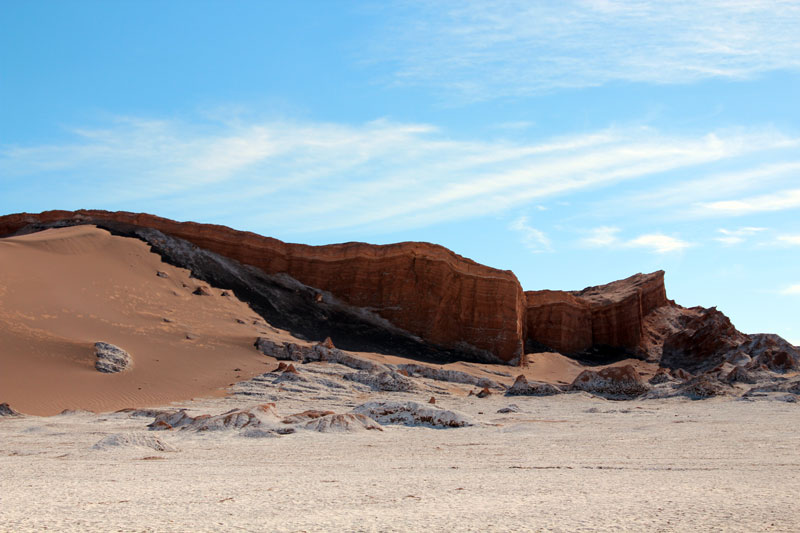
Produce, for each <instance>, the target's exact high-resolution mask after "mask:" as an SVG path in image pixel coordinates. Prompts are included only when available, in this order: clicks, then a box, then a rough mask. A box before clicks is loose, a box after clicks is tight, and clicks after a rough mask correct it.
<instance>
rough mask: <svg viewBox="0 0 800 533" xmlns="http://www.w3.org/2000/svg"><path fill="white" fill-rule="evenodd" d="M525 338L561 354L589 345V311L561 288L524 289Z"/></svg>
mask: <svg viewBox="0 0 800 533" xmlns="http://www.w3.org/2000/svg"><path fill="white" fill-rule="evenodd" d="M525 297H526V299H527V304H528V308H527V316H526V319H527V326H528V328H527V338H528V339H531V340H534V341H536V342H539V343H541V344H544V345H545V346H549V347H550V348H553V349H555V350H558V351H559V352H562V353H567V354H569V353H577V352H581V351H583V350H586V349H588V348H590V347H591V346H592V311H591V310H590V309H589V306H588V305H587V304H586V303H585V302H583V301H581V300H579V299H577V298H575V297H574V296H572V295H571V294H569V293H567V292H563V291H547V290H545V291H527V292H525Z"/></svg>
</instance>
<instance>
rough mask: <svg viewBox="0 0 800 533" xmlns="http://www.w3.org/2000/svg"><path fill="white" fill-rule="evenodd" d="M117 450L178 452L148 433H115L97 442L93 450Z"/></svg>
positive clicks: (173, 447)
mask: <svg viewBox="0 0 800 533" xmlns="http://www.w3.org/2000/svg"><path fill="white" fill-rule="evenodd" d="M117 448H149V449H151V450H155V451H157V452H177V451H178V449H177V448H176V447H175V446H173V445H171V444H169V443H167V442H164V441H163V440H161V439H159V438H158V437H156V436H154V435H148V434H146V433H115V434H113V435H108V436H107V437H104V438H103V439H101V440H100V441H98V442H97V444H95V445H94V446H92V449H94V450H103V451H107V450H113V449H117Z"/></svg>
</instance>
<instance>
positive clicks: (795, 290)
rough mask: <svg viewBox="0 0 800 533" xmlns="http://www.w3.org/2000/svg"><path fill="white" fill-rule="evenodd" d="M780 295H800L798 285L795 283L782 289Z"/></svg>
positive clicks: (799, 284)
mask: <svg viewBox="0 0 800 533" xmlns="http://www.w3.org/2000/svg"><path fill="white" fill-rule="evenodd" d="M781 294H786V295H795V294H800V283H797V284H795V285H789V286H788V287H786V288H784V289H783V290H782V291H781Z"/></svg>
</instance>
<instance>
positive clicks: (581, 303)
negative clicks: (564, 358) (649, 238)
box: [525, 270, 669, 353]
mask: <svg viewBox="0 0 800 533" xmlns="http://www.w3.org/2000/svg"><path fill="white" fill-rule="evenodd" d="M525 295H526V297H527V303H528V307H527V313H528V316H527V325H528V330H527V335H528V337H527V338H528V339H531V340H534V341H537V342H541V343H542V344H545V345H547V346H550V347H552V348H554V349H556V350H558V351H560V352H563V353H574V352H579V351H582V350H585V349H586V348H588V347H590V346H600V345H603V346H612V347H617V348H624V349H627V350H631V351H637V350H638V349H639V347H640V344H641V342H642V333H643V320H644V317H645V316H646V315H647V314H648V313H649V312H650V311H652V310H653V309H656V308H658V307H661V306H663V305H667V304H668V303H669V301H668V300H667V294H666V290H665V288H664V272H663V271H661V270H659V271H658V272H654V273H652V274H636V275H634V276H631V277H629V278H626V279H624V280H620V281H615V282H613V283H609V284H607V285H600V286H596V287H587V288H586V289H583V290H582V291H573V292H566V291H528V292H526V293H525ZM587 314H588V315H590V316H589V318H588V319H587Z"/></svg>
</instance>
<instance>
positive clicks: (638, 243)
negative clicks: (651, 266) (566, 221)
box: [579, 226, 692, 254]
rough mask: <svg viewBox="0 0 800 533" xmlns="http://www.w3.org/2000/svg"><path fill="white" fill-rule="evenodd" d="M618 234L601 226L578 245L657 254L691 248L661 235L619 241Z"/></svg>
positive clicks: (677, 240)
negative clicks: (648, 251) (638, 250)
mask: <svg viewBox="0 0 800 533" xmlns="http://www.w3.org/2000/svg"><path fill="white" fill-rule="evenodd" d="M619 233H620V229H619V228H615V227H611V226H601V227H599V228H594V229H593V230H591V231H590V232H589V236H588V237H584V238H583V239H581V240H580V241H579V243H580V244H581V245H582V246H585V247H588V248H613V249H622V248H644V249H648V250H650V251H651V252H654V253H658V254H666V253H671V252H680V251H683V250H685V249H686V248H689V247H690V246H692V243H690V242H687V241H684V240H682V239H679V238H677V237H671V236H669V235H664V234H662V233H646V234H644V235H639V236H638V237H634V238H632V239H627V240H626V239H621V238H620V237H619V236H618V234H619Z"/></svg>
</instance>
